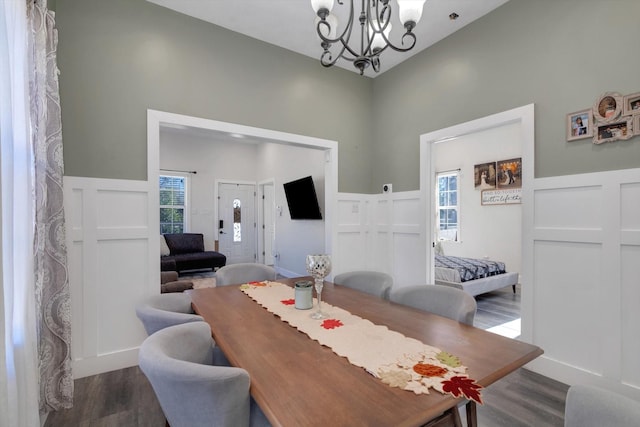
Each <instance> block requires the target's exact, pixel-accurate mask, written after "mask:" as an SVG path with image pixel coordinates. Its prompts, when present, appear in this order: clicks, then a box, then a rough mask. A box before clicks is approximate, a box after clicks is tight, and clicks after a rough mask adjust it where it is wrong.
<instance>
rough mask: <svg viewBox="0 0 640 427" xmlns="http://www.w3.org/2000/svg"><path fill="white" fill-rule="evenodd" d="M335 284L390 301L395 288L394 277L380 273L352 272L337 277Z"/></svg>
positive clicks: (334, 279)
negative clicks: (392, 290) (390, 295)
mask: <svg viewBox="0 0 640 427" xmlns="http://www.w3.org/2000/svg"><path fill="white" fill-rule="evenodd" d="M333 283H335V284H336V285H342V286H346V287H348V288H351V289H355V290H357V291H360V292H366V293H368V294H370V295H375V296H377V297H380V298H384V299H389V291H390V290H391V288H392V287H393V277H391V276H390V275H388V274H387V273H382V272H379V271H350V272H348V273H342V274H338V275H337V276H335V277H334V278H333Z"/></svg>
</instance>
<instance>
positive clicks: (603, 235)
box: [522, 169, 640, 399]
mask: <svg viewBox="0 0 640 427" xmlns="http://www.w3.org/2000/svg"><path fill="white" fill-rule="evenodd" d="M532 222H533V224H532V225H533V232H532V236H533V238H532V242H528V243H525V244H531V245H532V247H533V249H532V251H531V253H532V254H533V260H532V263H533V277H532V278H531V280H528V281H527V286H523V289H522V290H523V297H522V301H523V314H524V315H526V314H527V313H531V319H529V320H530V322H529V323H530V325H531V326H530V328H528V329H527V330H523V339H524V340H525V341H531V342H533V343H535V344H537V345H539V346H540V347H542V349H543V350H544V351H545V354H544V355H543V356H541V357H540V358H538V359H537V360H535V361H534V362H532V363H531V364H530V365H529V367H530V368H531V369H532V370H534V371H537V372H539V373H541V374H544V375H547V376H549V377H552V378H555V379H557V380H559V381H563V382H565V383H567V384H575V383H588V384H594V385H599V386H602V387H606V388H609V389H612V390H615V391H618V392H620V393H623V394H626V395H628V396H630V397H632V398H635V399H640V363H639V362H638V361H639V360H640V339H639V337H640V310H638V307H639V306H640V169H630V170H620V171H610V172H600V173H593V174H583V175H571V176H564V177H552V178H540V179H536V180H535V181H534V215H533V219H532ZM525 226H526V224H525Z"/></svg>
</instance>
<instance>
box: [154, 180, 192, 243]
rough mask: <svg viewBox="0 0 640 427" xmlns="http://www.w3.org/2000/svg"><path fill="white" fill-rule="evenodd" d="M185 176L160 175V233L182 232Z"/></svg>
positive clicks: (184, 207) (184, 226) (184, 205)
mask: <svg viewBox="0 0 640 427" xmlns="http://www.w3.org/2000/svg"><path fill="white" fill-rule="evenodd" d="M186 190H187V178H186V177H183V176H169V175H160V234H166V233H184V232H185V231H186V230H185V229H186V222H185V212H186V211H187V201H186V199H187V198H186Z"/></svg>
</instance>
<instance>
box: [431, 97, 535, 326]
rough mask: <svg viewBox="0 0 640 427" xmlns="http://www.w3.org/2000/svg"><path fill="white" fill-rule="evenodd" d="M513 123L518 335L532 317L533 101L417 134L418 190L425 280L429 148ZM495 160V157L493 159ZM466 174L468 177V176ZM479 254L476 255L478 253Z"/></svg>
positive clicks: (433, 192)
mask: <svg viewBox="0 0 640 427" xmlns="http://www.w3.org/2000/svg"><path fill="white" fill-rule="evenodd" d="M509 124H516V125H517V126H518V129H519V130H518V139H519V140H520V143H521V148H522V150H521V155H522V173H521V178H522V203H521V222H520V227H521V247H520V251H519V252H520V259H521V271H520V272H519V273H520V284H521V285H522V286H521V290H522V296H521V298H522V299H521V301H522V305H521V310H520V313H521V319H522V322H521V328H522V335H524V336H527V334H530V328H531V324H530V322H531V319H532V302H531V301H532V294H533V290H532V289H531V286H530V284H531V277H532V275H531V273H532V271H533V256H532V255H531V254H532V252H533V239H532V232H533V227H531V223H530V222H529V221H528V220H529V219H530V218H533V206H534V201H533V180H534V141H535V138H534V135H535V134H534V105H533V104H529V105H526V106H523V107H519V108H514V109H512V110H508V111H505V112H502V113H497V114H494V115H491V116H487V117H483V118H481V119H477V120H473V121H470V122H466V123H462V124H459V125H455V126H452V127H449V128H445V129H440V130H438V131H434V132H430V133H428V134H424V135H421V136H420V191H421V194H422V198H423V200H424V203H425V205H424V207H425V218H426V222H425V226H426V232H425V238H426V242H425V243H426V245H427V251H426V252H427V259H426V266H427V268H426V280H427V283H434V230H435V212H436V210H435V209H436V205H435V176H436V168H435V159H434V156H433V148H434V146H435V145H436V144H439V143H442V142H447V141H451V140H454V139H458V138H460V137H463V136H467V135H472V134H475V133H479V132H482V131H485V130H489V129H495V128H499V127H501V126H505V125H509ZM496 160H499V159H496ZM468 178H470V177H468ZM482 256H483V255H482V254H481V255H480V256H479V257H482Z"/></svg>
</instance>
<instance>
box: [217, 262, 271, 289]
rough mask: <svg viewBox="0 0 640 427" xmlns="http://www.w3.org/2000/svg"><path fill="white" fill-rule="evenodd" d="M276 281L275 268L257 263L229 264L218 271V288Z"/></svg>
mask: <svg viewBox="0 0 640 427" xmlns="http://www.w3.org/2000/svg"><path fill="white" fill-rule="evenodd" d="M264 280H276V270H274V268H273V267H270V266H268V265H264V264H257V263H240V264H229V265H225V266H224V267H221V268H220V269H218V271H216V286H227V285H238V284H241V283H248V282H262V281H264Z"/></svg>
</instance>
